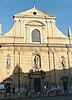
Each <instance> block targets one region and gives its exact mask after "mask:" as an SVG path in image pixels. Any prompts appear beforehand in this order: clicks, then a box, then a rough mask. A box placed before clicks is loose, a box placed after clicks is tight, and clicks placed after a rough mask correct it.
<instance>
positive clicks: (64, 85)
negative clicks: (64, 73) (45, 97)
mask: <svg viewBox="0 0 72 100" xmlns="http://www.w3.org/2000/svg"><path fill="white" fill-rule="evenodd" d="M63 88H64V90H67V89H68V81H64V82H63Z"/></svg>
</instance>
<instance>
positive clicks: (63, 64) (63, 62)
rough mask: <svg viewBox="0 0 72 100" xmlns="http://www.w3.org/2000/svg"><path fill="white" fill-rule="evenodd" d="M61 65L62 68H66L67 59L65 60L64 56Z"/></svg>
mask: <svg viewBox="0 0 72 100" xmlns="http://www.w3.org/2000/svg"><path fill="white" fill-rule="evenodd" d="M61 65H62V67H63V68H65V66H66V65H65V58H64V56H62V60H61Z"/></svg>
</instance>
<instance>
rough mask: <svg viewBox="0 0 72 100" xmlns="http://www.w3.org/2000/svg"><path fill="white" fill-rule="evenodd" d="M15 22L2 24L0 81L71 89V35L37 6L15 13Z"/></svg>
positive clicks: (24, 85) (21, 86)
mask: <svg viewBox="0 0 72 100" xmlns="http://www.w3.org/2000/svg"><path fill="white" fill-rule="evenodd" d="M13 20H14V25H13V27H12V28H11V29H10V31H9V32H7V33H5V34H2V33H1V27H0V84H5V85H6V86H8V85H9V86H10V87H12V86H14V87H15V88H17V89H18V91H20V89H21V88H25V87H29V88H30V89H31V91H42V89H43V86H44V85H46V86H47V88H49V87H51V86H56V87H60V88H62V89H64V90H68V88H69V87H71V86H72V73H71V72H72V45H71V44H72V35H71V30H70V27H69V29H68V36H65V35H64V34H63V33H62V32H61V31H60V30H59V29H58V28H57V26H56V17H55V16H53V15H49V14H47V13H45V12H43V11H40V10H39V9H37V8H35V7H34V8H32V9H29V10H27V11H24V12H21V13H18V14H16V15H14V16H13Z"/></svg>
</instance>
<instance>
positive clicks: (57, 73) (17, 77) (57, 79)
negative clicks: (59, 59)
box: [1, 63, 72, 92]
mask: <svg viewBox="0 0 72 100" xmlns="http://www.w3.org/2000/svg"><path fill="white" fill-rule="evenodd" d="M70 70H71V69H62V70H55V69H54V70H51V71H49V72H48V71H46V72H45V71H43V70H40V71H33V69H30V70H29V72H28V73H24V72H23V71H22V69H21V67H20V66H19V64H18V63H17V64H16V66H15V69H14V70H13V73H12V75H10V76H9V77H7V78H6V79H4V80H3V81H2V82H1V84H4V86H5V87H6V86H9V88H10V89H12V88H13V87H15V89H16V91H17V92H20V91H21V90H22V89H30V90H31V91H35V92H38V91H43V87H44V85H46V86H47V88H51V86H56V87H57V86H60V87H61V88H63V89H64V90H68V88H69V86H71V84H72V80H71V75H70Z"/></svg>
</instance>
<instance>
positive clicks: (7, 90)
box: [5, 86, 10, 97]
mask: <svg viewBox="0 0 72 100" xmlns="http://www.w3.org/2000/svg"><path fill="white" fill-rule="evenodd" d="M7 96H10V87H9V86H5V97H7Z"/></svg>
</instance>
